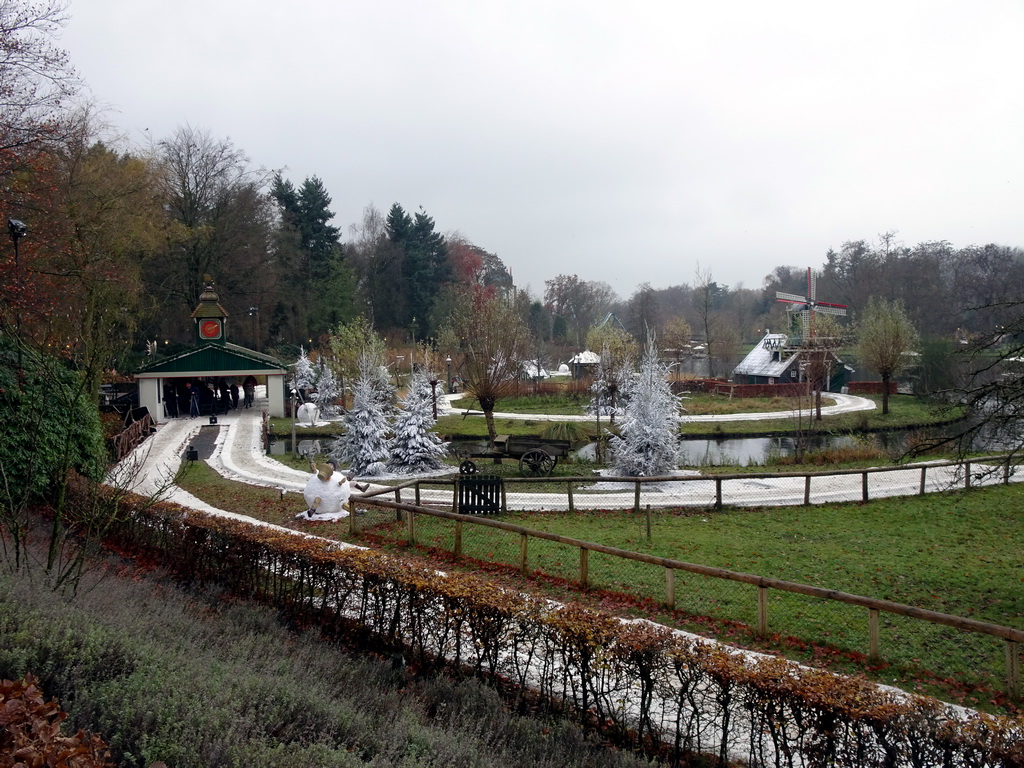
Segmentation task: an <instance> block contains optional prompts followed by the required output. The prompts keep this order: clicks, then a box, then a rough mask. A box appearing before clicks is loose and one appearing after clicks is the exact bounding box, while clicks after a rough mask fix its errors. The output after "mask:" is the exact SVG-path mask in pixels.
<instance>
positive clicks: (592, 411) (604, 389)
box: [587, 347, 619, 421]
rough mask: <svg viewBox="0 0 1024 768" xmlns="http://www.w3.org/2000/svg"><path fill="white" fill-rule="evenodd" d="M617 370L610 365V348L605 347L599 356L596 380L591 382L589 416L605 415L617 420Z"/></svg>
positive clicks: (595, 373) (595, 370)
mask: <svg viewBox="0 0 1024 768" xmlns="http://www.w3.org/2000/svg"><path fill="white" fill-rule="evenodd" d="M616 383H617V382H616V379H615V371H614V370H612V369H610V368H609V366H608V348H607V347H605V348H604V350H602V352H601V357H599V358H598V361H597V366H596V368H595V369H594V380H593V382H591V384H590V404H589V405H588V406H587V415H588V416H597V417H604V418H608V419H611V420H613V421H614V420H615V417H616V416H617V415H618V414H619V409H618V407H617V404H616V399H617V398H616V397H615V395H616V394H618V393H617V391H616Z"/></svg>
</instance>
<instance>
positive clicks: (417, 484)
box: [414, 480, 421, 507]
mask: <svg viewBox="0 0 1024 768" xmlns="http://www.w3.org/2000/svg"><path fill="white" fill-rule="evenodd" d="M414 487H415V488H416V502H415V503H416V506H417V507H418V506H421V505H420V481H419V480H417V481H416V485H415V486H414Z"/></svg>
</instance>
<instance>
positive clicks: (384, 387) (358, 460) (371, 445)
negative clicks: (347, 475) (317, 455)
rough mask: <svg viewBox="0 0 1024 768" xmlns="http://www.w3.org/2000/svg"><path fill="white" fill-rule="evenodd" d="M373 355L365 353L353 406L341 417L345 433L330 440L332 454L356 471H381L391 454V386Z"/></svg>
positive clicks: (361, 473)
mask: <svg viewBox="0 0 1024 768" xmlns="http://www.w3.org/2000/svg"><path fill="white" fill-rule="evenodd" d="M382 371H384V369H383V367H382V366H381V364H380V360H379V359H378V358H377V356H376V355H373V354H369V353H367V354H364V355H363V356H362V357H361V358H360V361H359V378H358V379H357V380H356V384H355V387H354V388H353V402H352V407H351V408H350V409H349V410H348V411H347V412H346V414H345V418H344V425H345V433H344V434H343V435H339V436H338V437H336V438H335V439H334V441H333V443H332V444H331V455H332V457H333V458H334V459H335V460H336V461H337V462H338V463H339V464H341V465H348V467H349V469H351V470H352V472H353V473H354V474H356V475H363V476H372V475H381V474H384V472H385V471H386V470H387V466H386V463H387V460H388V457H389V456H390V454H391V437H390V432H391V425H390V417H391V410H392V406H391V401H392V399H393V397H394V390H393V389H392V388H391V385H390V383H389V381H388V377H387V374H386V373H384V374H383V375H382Z"/></svg>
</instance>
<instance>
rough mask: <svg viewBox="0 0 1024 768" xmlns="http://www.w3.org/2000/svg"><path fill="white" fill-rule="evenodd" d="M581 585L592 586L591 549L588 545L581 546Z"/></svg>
mask: <svg viewBox="0 0 1024 768" xmlns="http://www.w3.org/2000/svg"><path fill="white" fill-rule="evenodd" d="M580 586H581V587H583V589H587V588H588V587H589V586H590V550H589V549H587V548H586V547H580Z"/></svg>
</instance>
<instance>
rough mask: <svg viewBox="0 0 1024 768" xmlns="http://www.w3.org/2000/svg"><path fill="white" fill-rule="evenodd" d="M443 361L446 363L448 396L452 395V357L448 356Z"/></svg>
mask: <svg viewBox="0 0 1024 768" xmlns="http://www.w3.org/2000/svg"><path fill="white" fill-rule="evenodd" d="M444 361H445V362H446V363H448V394H449V395H450V394H451V393H452V356H451V355H448V357H446V358H445V359H444Z"/></svg>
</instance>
